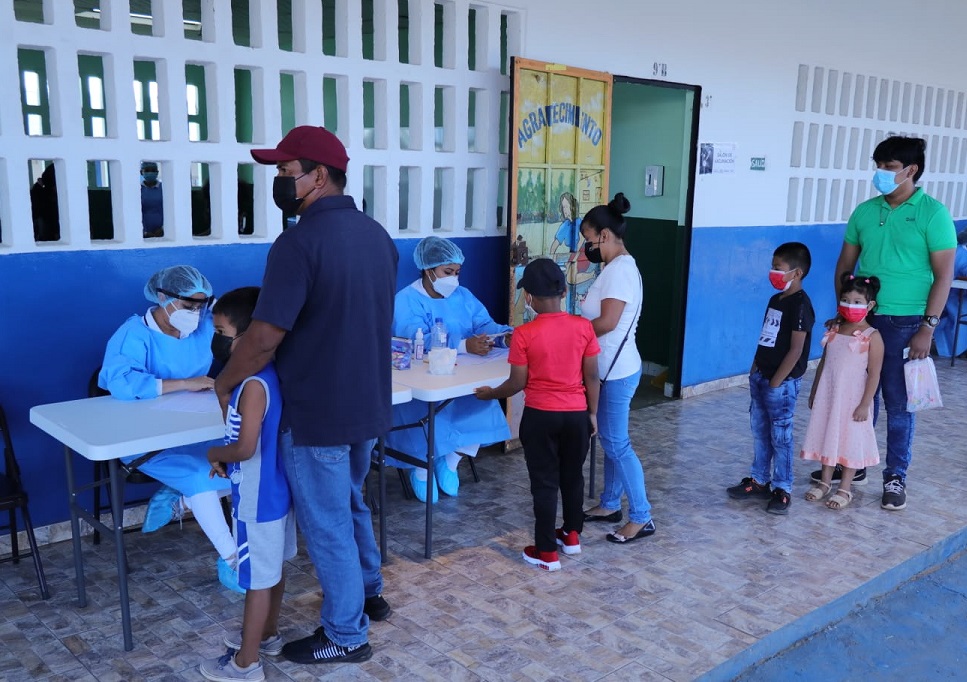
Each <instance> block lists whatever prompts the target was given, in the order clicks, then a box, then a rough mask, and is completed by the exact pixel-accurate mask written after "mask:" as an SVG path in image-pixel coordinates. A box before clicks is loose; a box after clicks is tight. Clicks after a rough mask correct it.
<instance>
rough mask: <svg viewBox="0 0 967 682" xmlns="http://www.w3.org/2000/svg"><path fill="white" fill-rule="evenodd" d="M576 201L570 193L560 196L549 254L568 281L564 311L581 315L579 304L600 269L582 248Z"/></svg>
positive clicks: (579, 217)
mask: <svg viewBox="0 0 967 682" xmlns="http://www.w3.org/2000/svg"><path fill="white" fill-rule="evenodd" d="M577 209H578V201H577V199H576V198H575V196H574V195H573V194H571V193H570V192H564V193H563V194H561V197H560V215H561V218H562V220H561V225H560V227H558V229H557V233H556V234H555V235H554V241H552V242H551V248H550V250H549V254H550V256H551V258H553V259H554V261H555V262H556V263H558V265H560V266H561V269H562V270H563V271H564V277H565V280H566V281H567V296H566V299H565V309H566V310H567V312H569V313H571V314H572V315H580V314H581V303H582V302H583V301H584V299H585V298H586V297H587V295H588V290H589V289H590V288H591V284H592V283H593V282H594V278H595V277H597V275H598V273H599V272H600V268H599V267H598V266H597V265H596V264H594V263H592V262H591V261H589V260H588V258H587V256H586V255H585V254H584V251H583V250H582V248H581V246H582V243H583V237H582V236H581V216H579V215H577ZM562 247H566V251H565V252H564V253H566V257H565V259H564V260H562V259H561V258H560V257H559V253H560V252H561V251H562Z"/></svg>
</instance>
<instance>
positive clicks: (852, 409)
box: [800, 274, 883, 509]
mask: <svg viewBox="0 0 967 682" xmlns="http://www.w3.org/2000/svg"><path fill="white" fill-rule="evenodd" d="M879 290H880V280H879V279H877V278H876V277H854V276H853V275H851V274H844V275H843V277H842V280H841V282H840V294H839V307H838V308H837V312H838V313H839V315H838V317H839V318H840V319H842V320H844V321H843V322H841V323H840V324H839V326H837V327H833V328H832V329H830V330H829V331H827V332H826V335H825V336H824V337H823V341H822V344H823V358H822V360H820V362H819V368H818V369H817V370H816V378H815V380H814V381H813V388H812V391H811V392H810V394H809V409H811V410H812V414H811V415H810V417H809V426H807V427H806V437H805V439H804V441H803V447H802V452H801V453H800V456H801V457H802V458H803V459H810V460H816V461H818V462H820V463H821V464H822V465H823V470H822V477H821V478H820V480H819V481H816V482H815V483H814V484H813V487H812V488H810V489H809V491H808V492H807V493H806V499H807V500H809V501H811V502H812V501H817V500H821V499H823V498H824V497H826V495H827V494H828V493H829V491H830V490H831V489H832V479H833V469H834V468H835V467H836V465H837V464H839V465H841V466H842V467H843V478H842V480H841V481H840V484H839V489H838V490H837V491H836V492H835V493H834V494H833V495H832V496H831V497H830V498H829V499H828V500H827V501H826V506H827V507H829V508H830V509H844V508H846V507H847V506H849V503H850V502H852V500H853V493H852V492H851V491H850V485H851V484H852V482H853V475H854V474H855V473H856V470H857V469H860V468H863V467H867V466H872V465H874V464H878V463H879V461H880V454H879V450H878V449H877V446H876V434H874V432H873V395H874V394H875V393H876V387H877V385H878V384H879V383H880V367H881V366H882V364H883V340H882V339H881V338H880V334H879V332H877V331H876V329H874V328H873V327H871V326H870V324H869V322H867V315H869V314H871V313H872V311H873V310H874V309H875V307H876V294H877V292H878V291H879Z"/></svg>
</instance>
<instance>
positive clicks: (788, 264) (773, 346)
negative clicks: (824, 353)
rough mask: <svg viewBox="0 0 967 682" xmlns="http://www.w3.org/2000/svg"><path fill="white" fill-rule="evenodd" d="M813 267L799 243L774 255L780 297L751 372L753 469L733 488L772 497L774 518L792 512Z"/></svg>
mask: <svg viewBox="0 0 967 682" xmlns="http://www.w3.org/2000/svg"><path fill="white" fill-rule="evenodd" d="M810 264H811V258H810V255H809V249H808V248H807V247H806V245H805V244H801V243H799V242H787V243H785V244H783V245H781V246H780V247H779V248H778V249H776V250H775V253H773V254H772V270H771V271H770V272H769V281H770V282H771V283H772V286H774V287H775V288H776V289H779V291H780V293H778V294H776V295H774V296H773V297H772V298H770V299H769V306H768V307H767V308H766V314H765V318H764V319H763V321H762V331H761V332H760V333H759V346H758V348H757V349H756V353H755V360H754V361H753V363H752V370H751V371H750V372H749V392H750V394H751V396H752V407H751V410H750V411H751V417H752V418H751V422H752V439H753V441H754V448H753V449H754V457H753V460H752V470H751V472H750V474H751V475H750V476H749V477H747V478H743V479H742V482H741V483H739V484H738V485H735V486H732V487H731V488H729V489H728V493H729V497H731V498H733V499H737V500H743V499H749V498H763V499H764V498H769V505H768V506H767V507H766V511H768V512H769V513H771V514H786V513H788V512H789V497H790V494H791V493H792V461H793V449H792V445H793V444H792V418H793V413H794V411H795V408H796V398H797V397H798V396H799V384H800V383H801V382H802V375H803V374H804V373H805V371H806V363H807V362H808V360H809V342H810V338H811V337H812V329H813V323H814V322H815V321H816V316H815V314H814V313H813V306H812V303H811V302H810V300H809V296H807V295H806V292H805V291H803V289H802V280H803V278H804V277H805V276H806V275H807V274H809V266H810Z"/></svg>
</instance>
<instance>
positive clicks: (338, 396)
mask: <svg viewBox="0 0 967 682" xmlns="http://www.w3.org/2000/svg"><path fill="white" fill-rule="evenodd" d="M398 262H399V254H398V253H397V251H396V245H395V244H394V243H393V240H392V239H391V238H390V236H389V235H388V234H387V233H386V230H385V229H383V227H382V226H381V225H380V224H379V223H377V222H376V221H375V220H373V219H372V218H370V217H369V216H367V215H366V214H364V213H362V212H361V211H359V210H358V209H357V208H356V204H355V202H354V201H353V199H352V197H349V196H334V197H323V198H322V199H318V200H316V201H315V202H313V203H312V204H310V205H309V207H308V208H306V209H305V212H304V213H302V214H301V215H300V217H299V222H298V223H297V224H296V225H295V226H293V227H291V228H289V229H288V230H286V231H285V232H283V233H282V234H281V235H279V237H278V239H276V240H275V243H274V244H273V245H272V248H271V249H270V250H269V255H268V259H267V261H266V266H265V277H264V279H263V280H262V292H261V294H260V295H259V300H258V305H257V306H256V307H255V312H254V314H253V317H254V318H255V319H258V320H262V321H263V322H268V323H269V324H273V325H275V326H276V327H280V328H282V329H285V330H286V332H287V333H286V335H285V338H284V339H283V340H282V343H281V344H280V345H279V348H278V349H277V351H276V361H275V362H276V369H277V371H278V374H279V383H280V385H281V388H282V400H283V411H282V424H281V427H282V428H283V429H286V428H288V429H291V430H292V438H293V442H294V443H295V444H296V445H308V446H327V445H345V444H350V443H359V442H361V441H365V440H368V439H371V438H376V437H377V436H379V435H382V434H383V433H385V432H386V431H388V430H389V428H390V424H391V420H392V415H391V403H392V386H391V381H392V378H391V365H390V360H391V353H390V339H391V338H392V323H393V301H394V298H395V294H396V267H397V264H398Z"/></svg>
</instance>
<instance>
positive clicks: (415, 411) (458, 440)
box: [387, 237, 513, 502]
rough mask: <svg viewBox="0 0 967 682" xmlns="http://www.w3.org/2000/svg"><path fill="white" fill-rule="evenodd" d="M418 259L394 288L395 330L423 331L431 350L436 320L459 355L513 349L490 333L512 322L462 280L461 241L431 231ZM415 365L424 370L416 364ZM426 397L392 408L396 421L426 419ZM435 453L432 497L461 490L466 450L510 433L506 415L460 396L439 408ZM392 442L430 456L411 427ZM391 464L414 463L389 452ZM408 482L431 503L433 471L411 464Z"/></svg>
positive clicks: (415, 454) (422, 439)
mask: <svg viewBox="0 0 967 682" xmlns="http://www.w3.org/2000/svg"><path fill="white" fill-rule="evenodd" d="M413 260H414V261H415V262H416V267H418V268H419V269H420V271H421V273H420V278H419V279H417V280H416V281H415V282H413V283H412V284H410V285H409V286H407V287H405V288H404V289H403V290H401V291H400V292H399V293H397V294H396V308H395V312H394V315H393V336H401V337H404V338H407V339H412V338H414V337H415V336H416V330H417V329H422V330H423V339H424V343H425V344H426V349H427V350H429V349H430V348H431V347H432V346H431V343H432V342H431V336H432V335H431V330H432V328H433V325H434V322H435V321H436V319H437V318H440V319H442V320H443V323H444V324H445V325H446V327H447V345H448V346H449V347H450V348H456V349H457V355H458V358H457V364H459V363H460V359H459V355H460V354H463V353H473V354H474V355H487V354H488V353H490V351H491V350H493V348H494V347H495V346H497V347H503V348H506V347H507V342H508V341H509V339H507V338H506V337H505V336H501V337H497V338H496V339H491V338H490V337H488V335H491V336H492V335H494V334H505V333H509V332H512V331H513V328H512V327H508V326H507V325H504V324H497V323H496V322H494V321H493V318H491V317H490V313H488V312H487V309H486V308H485V307H484V306H483V304H482V303H481V302H480V301H478V300H477V298H476V297H475V296H474V295H473V294H472V293H470V290H469V289H466V288H464V287H462V286H460V282H459V279H458V277H459V275H460V266H461V265H462V264H463V260H464V257H463V252H462V251H461V250H460V247H458V246H457V245H456V244H454V243H453V242H451V241H450V240H448V239H441V238H440V237H426V238H425V239H423V240H421V241H420V243H419V244H417V246H416V250H415V251H414V252H413ZM410 371H419V369H416V370H410ZM426 413H427V406H426V403H424V402H422V401H419V400H413V401H411V402H409V403H406V404H403V405H396V406H394V407H393V424H394V425H397V426H399V425H402V424H413V423H416V422H418V421H419V420H420V419H423V418H424V417H426ZM434 435H435V438H434V440H435V447H434V450H433V457H434V460H433V462H434V474H435V479H436V484H437V485H436V486H434V488H433V490H432V499H433V501H434V502H436V500H437V497H438V495H437V486H439V489H440V490H442V491H443V492H444V493H446V494H447V495H450V496H455V495H456V494H457V492H458V490H459V488H460V478H459V476H458V475H457V465H458V464H459V462H460V458H461V457H462V456H463V455H469V456H471V457H474V456H475V455H476V454H477V450H478V448H479V447H480V446H481V445H486V444H489V443H496V442H498V441H502V440H507V439H508V438H510V429H509V428H508V427H507V419H506V417H505V416H504V413H503V411H502V410H501V409H500V405H499V404H498V403H497V402H496V401H492V400H491V401H486V402H482V401H480V400H477V399H476V398H474V397H473V395H467V396H462V397H460V398H457V399H455V400H454V401H453V402H451V403H450V404H449V405H447V406H445V407H444V408H443V409H442V410H440V411H439V412H438V413H437V416H436V429H435V432H434ZM387 444H388V445H389V446H390V447H391V448H393V449H395V450H399V451H401V452H405V453H406V454H408V455H410V456H412V457H418V458H419V459H423V460H425V459H426V449H427V441H426V433H425V430H424V429H419V428H412V429H404V430H402V431H393V432H391V433H390V434H389V436H388V438H387ZM387 461H388V462H389V463H390V464H391V465H392V466H397V467H408V466H409V465H407V464H403V463H401V462H398V461H397V460H394V459H392V458H389V459H388V460H387ZM410 484H411V485H412V486H413V492H415V493H416V497H417V498H418V499H419V500H420V501H421V502H426V492H427V491H426V489H427V471H426V469H420V468H411V469H410Z"/></svg>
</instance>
